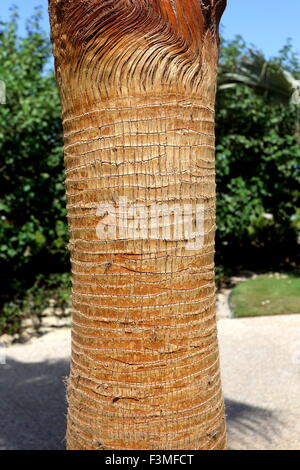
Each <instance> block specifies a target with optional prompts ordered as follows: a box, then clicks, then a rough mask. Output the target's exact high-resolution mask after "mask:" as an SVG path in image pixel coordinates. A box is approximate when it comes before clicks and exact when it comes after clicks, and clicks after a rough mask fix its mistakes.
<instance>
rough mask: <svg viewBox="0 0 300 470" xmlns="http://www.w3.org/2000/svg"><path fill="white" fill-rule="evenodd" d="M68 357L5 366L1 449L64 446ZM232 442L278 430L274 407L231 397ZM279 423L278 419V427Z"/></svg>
mask: <svg viewBox="0 0 300 470" xmlns="http://www.w3.org/2000/svg"><path fill="white" fill-rule="evenodd" d="M68 374H69V362H68V361H63V360H61V361H50V362H40V363H20V362H16V361H13V360H11V359H10V360H9V361H8V364H6V365H5V366H1V367H0V420H1V428H0V450H63V449H64V448H65V442H64V436H65V428H66V406H67V405H66V393H65V377H66V376H68ZM226 414H227V424H228V431H229V443H230V447H231V448H232V449H234V448H235V443H237V442H238V444H239V447H240V446H243V443H246V442H247V440H248V439H249V438H250V437H251V436H257V437H258V436H260V439H264V440H266V441H267V442H271V440H272V437H274V435H275V434H276V433H277V421H276V417H274V416H273V413H272V412H271V411H268V410H265V409H263V408H256V407H253V406H249V405H246V404H244V403H239V402H236V401H232V400H226ZM279 424H280V423H278V426H279Z"/></svg>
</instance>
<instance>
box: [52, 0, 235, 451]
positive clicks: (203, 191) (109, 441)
mask: <svg viewBox="0 0 300 470" xmlns="http://www.w3.org/2000/svg"><path fill="white" fill-rule="evenodd" d="M224 7H225V0H50V18H51V26H52V39H53V45H54V56H55V59H56V73H57V79H58V84H59V87H60V92H61V100H62V106H63V118H64V136H65V163H66V187H67V197H68V219H69V228H70V251H71V262H72V279H73V328H72V340H73V341H72V367H71V375H70V379H69V387H68V397H69V412H68V431H67V444H68V448H69V449H72V450H75V449H88V450H94V449H164V450H172V449H194V450H197V449H203V450H204V449H205V450H206V449H225V447H226V431H225V420H224V402H223V396H222V390H221V384H220V372H219V352H218V342H217V327H216V318H215V284H214V233H215V162H214V102H215V89H216V72H217V60H218V32H217V28H218V23H219V19H220V17H221V14H222V12H223V10H224ZM157 207H158V208H159V209H158V210H161V214H160V215H159V217H158V218H157V219H156V222H155V221H154V222H153V220H154V219H155V217H154V215H153V214H155V212H152V210H153V208H157ZM174 207H175V208H176V210H177V211H179V212H180V210H181V209H183V210H184V211H185V212H184V214H185V215H184V217H182V219H180V217H179V215H178V214H177V215H176V214H175V212H176V210H175V211H174V212H172V211H173V209H172V208H174ZM199 207H200V208H202V212H201V213H202V216H203V221H204V223H203V226H202V232H201V231H200V232H201V237H202V238H201V240H200V238H199V237H198V235H197V233H198V232H197V231H194V232H192V233H193V234H195V236H194V238H195V239H194V242H192V243H191V241H193V240H191V237H189V236H188V235H187V231H186V228H187V225H191V224H190V220H189V217H188V216H189V213H187V212H186V210H188V211H190V215H191V217H194V215H193V214H194V213H198V212H197V211H198V209H197V208H199ZM168 211H169V217H167V218H166V217H165V215H166V213H168ZM175 215H176V216H175ZM177 216H178V217H177ZM179 220H182V221H183V222H182V223H183V227H178V225H179V224H178V221H179ZM157 221H158V222H157ZM195 224H196V226H197V229H198V225H197V223H196V219H195V220H194V218H193V227H194V226H195ZM175 225H176V227H175ZM149 227H152V229H154V232H153V231H150V228H149ZM190 228H191V227H190ZM175 232H176V233H175ZM190 232H191V230H190ZM200 232H199V233H200ZM137 233H138V234H139V235H138V236H137ZM172 234H173V235H172ZM200 241H201V243H200Z"/></svg>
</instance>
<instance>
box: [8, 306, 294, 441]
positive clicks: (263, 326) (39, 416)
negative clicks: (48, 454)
mask: <svg viewBox="0 0 300 470" xmlns="http://www.w3.org/2000/svg"><path fill="white" fill-rule="evenodd" d="M219 334H220V343H221V362H222V375H223V386H224V391H225V396H226V404H227V420H228V430H229V444H230V448H231V449H235V450H237V449H297V450H300V315H299V316H286V317H270V318H252V319H243V320H232V319H225V320H220V321H219ZM69 351H70V331H69V330H68V329H63V330H58V331H55V332H53V333H49V334H47V335H45V336H43V337H41V338H39V339H33V340H32V341H31V343H29V344H27V345H14V346H11V347H10V348H8V349H7V351H6V352H7V364H6V365H0V417H1V418H0V421H1V427H0V450H5V449H8V450H14V449H34V450H38V449H50V450H54V449H63V448H64V433H65V414H66V402H65V386H64V378H65V377H66V376H67V375H68V369H69ZM0 356H1V351H0Z"/></svg>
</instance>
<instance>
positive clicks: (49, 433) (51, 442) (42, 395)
mask: <svg viewBox="0 0 300 470" xmlns="http://www.w3.org/2000/svg"><path fill="white" fill-rule="evenodd" d="M68 374H69V362H68V361H63V360H62V361H50V362H40V363H21V362H16V361H13V360H11V359H10V360H8V363H7V364H6V365H4V366H0V422H1V427H0V450H47V449H49V450H63V449H64V448H65V443H64V436H65V428H66V393H65V377H66V376H67V375H68Z"/></svg>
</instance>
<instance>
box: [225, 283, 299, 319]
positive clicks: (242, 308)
mask: <svg viewBox="0 0 300 470" xmlns="http://www.w3.org/2000/svg"><path fill="white" fill-rule="evenodd" d="M230 304H231V308H232V310H233V312H234V316H235V317H253V316H262V315H286V314H292V313H300V278H299V277H295V276H289V275H282V274H281V275H276V274H273V275H263V276H258V277H257V278H255V279H251V280H249V281H245V282H242V283H241V284H239V285H238V286H237V287H235V289H234V290H233V292H232V294H231V298H230Z"/></svg>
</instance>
